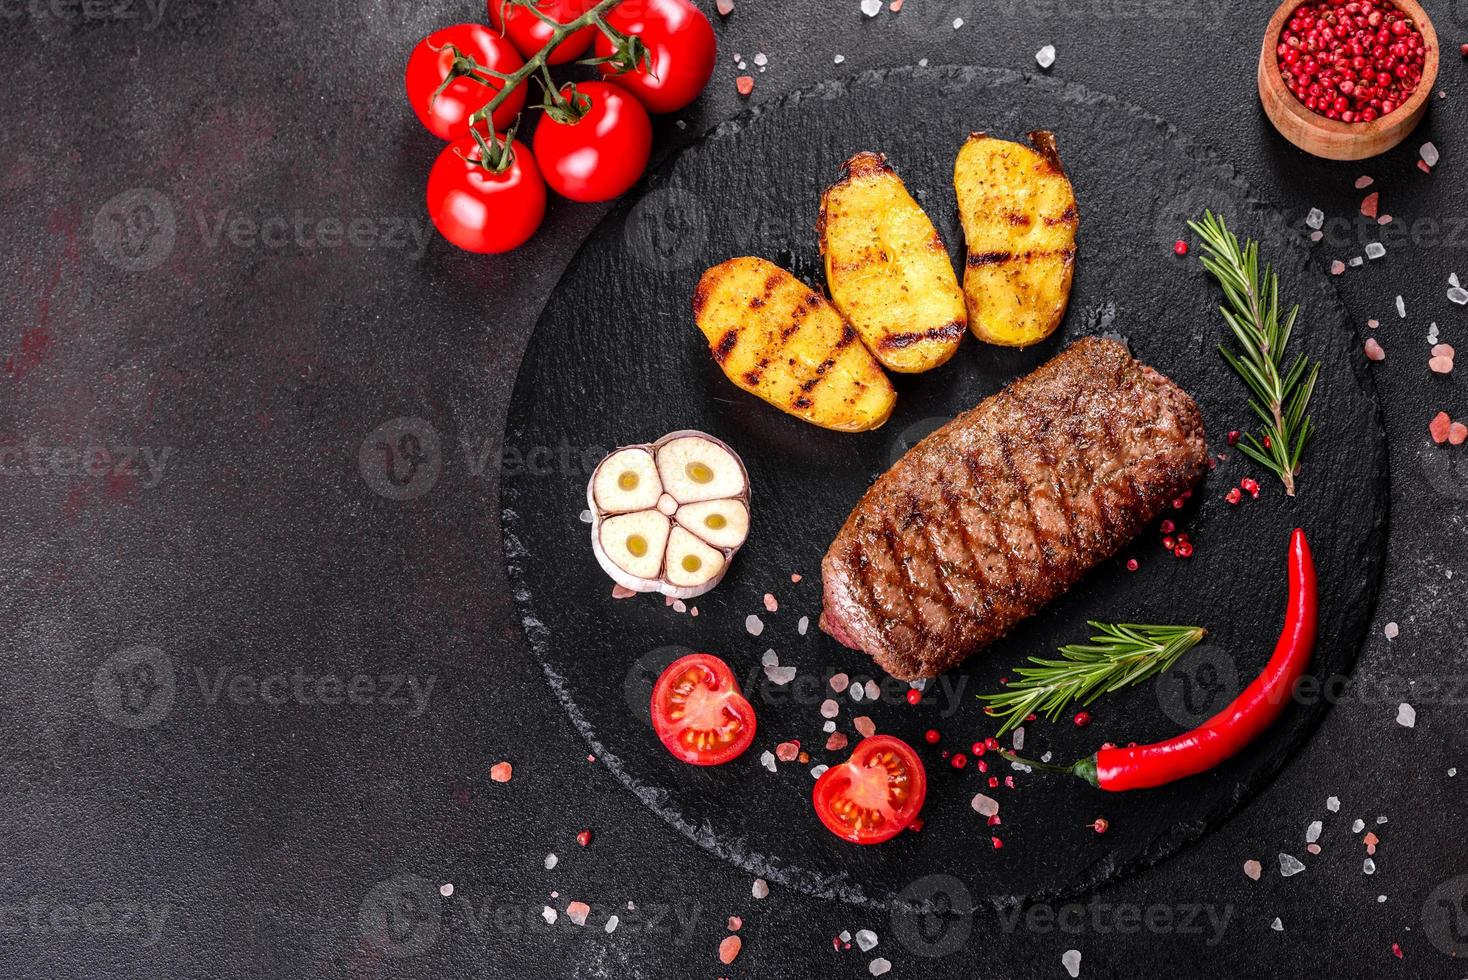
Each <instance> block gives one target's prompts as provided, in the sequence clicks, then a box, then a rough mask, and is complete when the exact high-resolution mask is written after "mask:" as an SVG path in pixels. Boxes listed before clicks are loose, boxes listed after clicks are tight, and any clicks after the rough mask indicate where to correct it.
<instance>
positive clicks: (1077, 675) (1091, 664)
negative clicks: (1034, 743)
mask: <svg viewBox="0 0 1468 980" xmlns="http://www.w3.org/2000/svg"><path fill="white" fill-rule="evenodd" d="M1089 625H1090V627H1091V628H1092V629H1093V630H1096V631H1097V635H1095V636H1093V637H1091V642H1090V643H1072V644H1069V645H1067V646H1063V647H1061V648H1060V655H1061V656H1062V657H1063V658H1064V659H1063V660H1042V659H1040V658H1039V657H1031V658H1029V663H1031V664H1033V665H1034V666H1029V667H1020V668H1017V669H1016V670H1015V671H1014V673H1015V674H1016V675H1017V676H1018V678H1019V679H1018V680H1012V681H1010V683H1009V684H1008V685H1006V686H1005V688H1004V690H1003V691H1000V692H999V693H998V694H981V695H979V700H981V701H987V702H988V704H986V705H985V706H984V713H985V714H987V715H989V716H990V717H993V718H1001V719H1003V722H1002V724H1001V725H1000V727H999V731H997V732H995V735H996V736H998V735H1003V734H1004V733H1005V732H1007V731H1009V730H1010V729H1011V728H1014V727H1015V726H1017V725H1019V724H1021V723H1022V722H1023V721H1024V720H1025V719H1026V718H1028V717H1029V716H1030V715H1032V714H1038V715H1044V716H1045V717H1046V718H1048V719H1050V720H1051V721H1054V720H1055V719H1056V718H1058V717H1060V713H1061V712H1062V711H1064V710H1065V709H1066V707H1067V706H1069V705H1071V704H1075V703H1080V704H1082V705H1086V704H1090V703H1091V702H1092V701H1094V700H1096V699H1097V698H1099V697H1100V696H1101V695H1103V694H1110V693H1111V692H1112V691H1117V690H1120V689H1121V688H1123V687H1127V686H1129V685H1131V684H1136V683H1138V682H1140V681H1144V680H1146V679H1147V678H1149V677H1154V676H1156V675H1157V674H1160V673H1162V672H1163V671H1164V670H1166V669H1167V668H1169V667H1171V666H1172V665H1173V664H1174V663H1176V662H1177V658H1178V657H1181V656H1182V655H1183V654H1184V653H1187V652H1188V651H1189V650H1191V649H1192V648H1193V647H1195V646H1197V644H1198V641H1200V640H1202V639H1203V636H1204V635H1205V634H1206V632H1207V631H1206V630H1204V629H1203V628H1202V627H1201V626H1146V625H1136V624H1133V623H1120V624H1116V623H1097V622H1091V623H1090V624H1089Z"/></svg>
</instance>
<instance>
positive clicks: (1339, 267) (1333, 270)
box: [1330, 259, 1346, 276]
mask: <svg viewBox="0 0 1468 980" xmlns="http://www.w3.org/2000/svg"><path fill="white" fill-rule="evenodd" d="M1345 271H1346V264H1345V263H1344V262H1342V261H1341V260H1340V259H1336V260H1335V261H1334V262H1332V263H1331V264H1330V274H1331V275H1333V276H1338V275H1340V274H1341V273H1342V272H1345Z"/></svg>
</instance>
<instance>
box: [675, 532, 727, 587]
mask: <svg viewBox="0 0 1468 980" xmlns="http://www.w3.org/2000/svg"><path fill="white" fill-rule="evenodd" d="M666 566H667V567H666V568H665V569H664V570H663V577H664V578H665V579H667V580H668V581H669V582H672V583H673V584H674V585H677V586H682V587H687V586H697V585H702V584H703V583H705V582H707V581H709V580H711V579H712V580H715V581H716V580H718V579H719V578H721V577H722V576H723V572H724V553H723V552H722V551H718V550H716V549H715V548H713V547H711V546H709V545H707V544H704V543H703V542H702V541H700V540H698V539H697V538H695V537H694V536H693V535H692V534H689V533H688V532H687V531H685V530H684V529H683V528H681V527H675V528H673V533H672V535H671V536H670V537H669V538H668V559H667V563H666Z"/></svg>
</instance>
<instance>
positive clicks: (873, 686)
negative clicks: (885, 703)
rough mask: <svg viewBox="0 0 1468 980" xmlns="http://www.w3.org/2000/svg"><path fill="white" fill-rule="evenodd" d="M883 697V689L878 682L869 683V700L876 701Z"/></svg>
mask: <svg viewBox="0 0 1468 980" xmlns="http://www.w3.org/2000/svg"><path fill="white" fill-rule="evenodd" d="M881 696H882V689H881V688H880V687H878V686H877V682H876V681H870V680H869V681H867V700H868V701H875V700H877V698H879V697H881Z"/></svg>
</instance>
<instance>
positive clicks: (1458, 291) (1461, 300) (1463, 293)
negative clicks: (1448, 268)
mask: <svg viewBox="0 0 1468 980" xmlns="http://www.w3.org/2000/svg"><path fill="white" fill-rule="evenodd" d="M1448 299H1450V300H1452V301H1453V302H1454V303H1457V304H1458V305H1459V306H1468V289H1464V288H1463V287H1461V286H1454V287H1453V288H1452V289H1449V290H1448Z"/></svg>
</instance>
